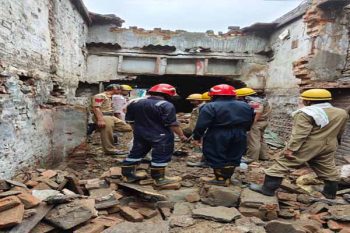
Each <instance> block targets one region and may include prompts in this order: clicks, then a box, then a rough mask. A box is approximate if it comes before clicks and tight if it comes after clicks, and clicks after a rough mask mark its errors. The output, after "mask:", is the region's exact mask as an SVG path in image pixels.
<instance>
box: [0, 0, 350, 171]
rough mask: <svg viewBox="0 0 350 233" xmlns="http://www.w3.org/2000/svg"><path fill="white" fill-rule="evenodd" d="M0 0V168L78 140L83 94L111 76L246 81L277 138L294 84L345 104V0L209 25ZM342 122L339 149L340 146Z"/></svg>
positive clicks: (349, 82)
mask: <svg viewBox="0 0 350 233" xmlns="http://www.w3.org/2000/svg"><path fill="white" fill-rule="evenodd" d="M0 3H1V7H2V11H1V12H0V45H1V46H0V97H1V98H0V131H1V132H2V133H1V135H0V141H1V144H0V157H1V161H2V163H1V164H0V177H1V178H8V177H11V176H12V175H14V174H15V173H16V171H18V170H20V169H21V168H23V167H26V166H30V165H33V164H37V163H41V164H54V163H57V162H59V161H60V160H62V159H63V158H64V157H65V156H67V155H68V154H69V153H70V152H72V151H73V150H74V148H76V147H78V146H79V145H80V144H82V143H84V142H85V139H86V124H87V111H88V109H87V106H88V102H89V97H90V96H91V95H92V94H95V93H97V92H98V91H99V90H101V89H102V87H103V85H105V84H108V83H111V82H113V83H126V84H131V85H133V86H138V87H142V88H148V87H150V86H151V85H153V84H155V83H159V82H167V83H170V84H173V85H175V86H176V87H177V89H178V92H179V94H180V95H181V96H182V97H186V96H187V95H188V94H190V93H194V92H204V91H206V90H208V89H209V88H210V87H211V86H213V85H214V84H218V83H228V84H232V85H233V86H235V87H236V88H240V87H244V86H249V87H252V88H255V89H258V90H260V91H264V92H265V93H266V95H267V97H268V98H269V100H270V102H271V103H272V106H273V113H272V118H271V120H270V128H271V130H272V131H274V132H276V133H278V134H279V136H281V137H282V138H287V137H288V135H289V132H290V129H291V113H292V112H293V111H294V110H296V108H297V106H298V95H299V92H300V91H301V90H303V89H307V88H328V89H329V90H330V91H331V92H332V94H333V95H334V101H333V103H334V105H335V106H339V107H342V108H347V107H348V106H350V89H349V88H350V53H349V52H350V48H349V25H350V6H348V4H349V1H345V0H344V1H343V0H339V1H335V0H322V1H319V0H314V1H305V2H304V3H303V4H301V5H300V6H299V7H297V8H296V9H294V10H293V11H291V12H289V13H287V14H286V15H284V16H282V17H281V18H279V19H277V20H275V21H274V22H272V23H256V24H254V25H251V26H249V27H245V28H239V27H230V28H229V31H228V32H226V33H219V34H214V33H213V32H212V31H207V32H206V33H193V32H186V31H182V30H177V31H169V30H163V29H160V28H155V29H154V30H144V29H142V28H137V27H130V28H129V29H125V28H121V26H122V23H123V20H122V19H120V18H118V17H116V16H114V15H100V14H95V13H91V12H89V11H88V10H87V9H86V7H85V6H84V4H83V2H82V1H81V0H70V1H68V0H63V1H49V0H29V1H8V0H0ZM177 108H178V111H189V110H190V109H189V106H188V105H186V103H185V102H182V103H181V104H179V105H177ZM349 128H350V124H349V125H348V128H347V132H346V133H345V135H344V137H343V143H342V146H341V147H340V148H339V153H338V158H339V159H341V158H342V156H343V155H345V154H347V153H349V152H350V129H349Z"/></svg>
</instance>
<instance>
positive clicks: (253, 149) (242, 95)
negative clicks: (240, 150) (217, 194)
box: [236, 87, 272, 163]
mask: <svg viewBox="0 0 350 233" xmlns="http://www.w3.org/2000/svg"><path fill="white" fill-rule="evenodd" d="M236 91H237V99H239V100H243V101H245V102H246V103H248V104H249V105H250V106H251V107H252V108H253V109H254V113H255V118H254V124H253V126H252V128H251V129H250V131H249V133H248V149H247V153H246V159H245V161H246V162H248V163H251V162H254V161H258V160H259V159H260V160H269V158H268V156H267V145H266V143H265V141H264V132H265V129H266V127H267V125H268V119H269V116H270V114H271V110H272V109H271V106H270V104H269V102H268V101H267V100H266V99H264V98H261V97H259V96H258V95H257V93H256V92H255V91H254V90H253V89H251V88H248V87H245V88H240V89H237V90H236Z"/></svg>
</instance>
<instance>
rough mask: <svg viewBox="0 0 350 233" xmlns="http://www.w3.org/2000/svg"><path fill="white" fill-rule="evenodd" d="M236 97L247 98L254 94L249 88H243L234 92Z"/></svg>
mask: <svg viewBox="0 0 350 233" xmlns="http://www.w3.org/2000/svg"><path fill="white" fill-rule="evenodd" d="M236 93H237V96H238V97H243V96H248V95H254V94H256V92H255V91H254V90H253V89H251V88H249V87H244V88H240V89H237V90H236Z"/></svg>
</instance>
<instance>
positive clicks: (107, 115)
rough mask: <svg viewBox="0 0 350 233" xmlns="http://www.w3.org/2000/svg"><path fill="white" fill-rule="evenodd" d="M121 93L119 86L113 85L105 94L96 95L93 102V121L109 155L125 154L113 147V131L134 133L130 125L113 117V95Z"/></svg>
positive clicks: (103, 146)
mask: <svg viewBox="0 0 350 233" xmlns="http://www.w3.org/2000/svg"><path fill="white" fill-rule="evenodd" d="M120 92H121V90H120V86H119V85H117V84H111V85H108V86H107V87H106V91H105V92H102V93H99V94H97V95H94V96H93V97H92V101H91V105H92V112H93V114H94V116H93V121H94V122H95V123H96V124H97V126H98V128H99V131H100V133H101V142H102V148H103V150H104V152H105V153H106V154H109V155H120V154H125V153H124V152H123V151H120V150H117V149H116V147H115V146H114V145H113V130H115V131H119V132H130V131H132V128H131V126H130V125H128V124H126V123H125V122H124V121H122V120H120V119H118V118H117V117H115V116H114V115H113V108H112V95H115V94H120Z"/></svg>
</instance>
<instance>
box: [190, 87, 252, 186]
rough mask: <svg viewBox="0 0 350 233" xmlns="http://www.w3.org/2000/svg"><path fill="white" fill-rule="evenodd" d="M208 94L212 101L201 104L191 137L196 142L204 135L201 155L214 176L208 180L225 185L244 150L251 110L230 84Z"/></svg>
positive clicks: (210, 182) (227, 183) (213, 89)
mask: <svg viewBox="0 0 350 233" xmlns="http://www.w3.org/2000/svg"><path fill="white" fill-rule="evenodd" d="M209 95H210V96H211V97H212V101H211V102H210V103H207V104H205V105H204V106H203V107H202V108H201V110H200V113H199V117H198V121H197V124H196V127H195V129H194V132H193V138H194V140H196V142H197V143H198V144H199V143H200V141H201V139H202V138H203V155H204V157H205V159H206V161H207V163H208V164H209V166H210V167H211V168H213V169H214V175H215V179H213V180H211V181H209V184H214V185H220V186H228V185H229V183H230V178H231V176H232V174H233V172H234V169H235V167H236V166H239V164H240V162H241V158H242V155H243V153H244V152H245V150H246V146H247V134H246V132H247V131H248V130H249V129H250V127H251V125H252V123H253V116H254V111H253V109H252V108H251V107H250V106H249V105H248V104H247V103H245V102H243V101H237V100H236V99H235V96H236V91H235V88H234V87H232V86H230V85H226V84H221V85H216V86H214V87H212V88H211V89H210V92H209Z"/></svg>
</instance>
